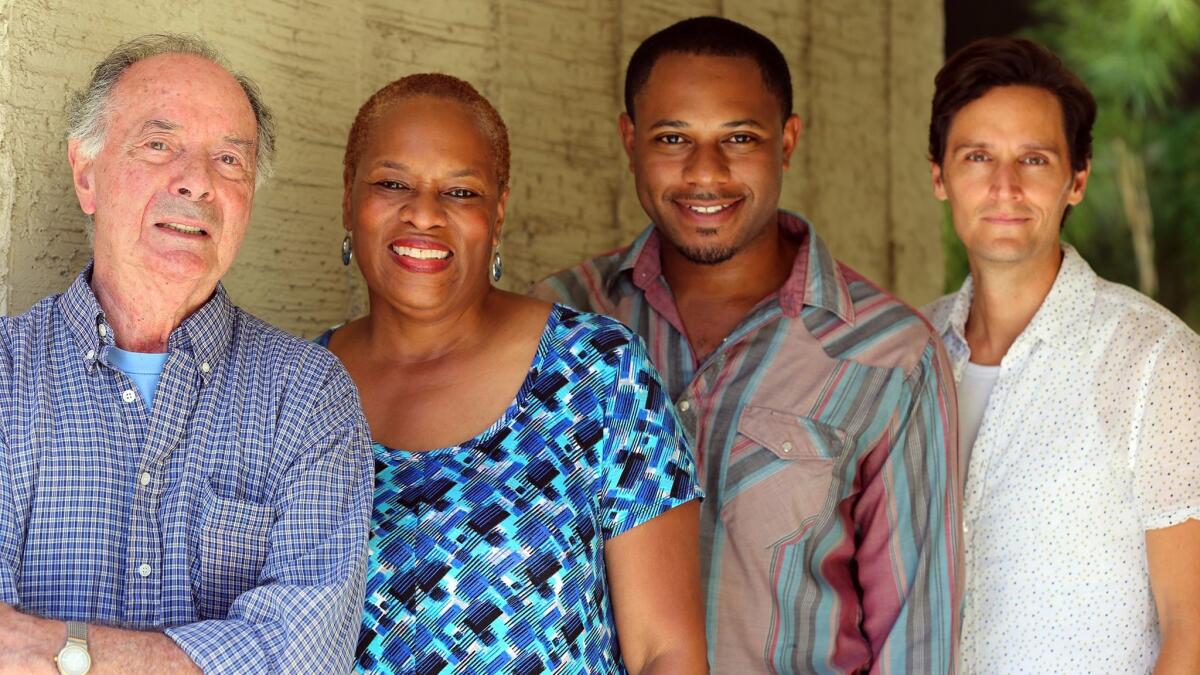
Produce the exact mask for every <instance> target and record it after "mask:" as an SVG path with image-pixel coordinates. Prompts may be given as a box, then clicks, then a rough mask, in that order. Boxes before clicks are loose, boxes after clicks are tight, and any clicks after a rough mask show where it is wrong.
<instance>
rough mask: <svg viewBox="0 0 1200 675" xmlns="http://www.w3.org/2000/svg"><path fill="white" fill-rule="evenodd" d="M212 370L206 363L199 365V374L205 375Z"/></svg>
mask: <svg viewBox="0 0 1200 675" xmlns="http://www.w3.org/2000/svg"><path fill="white" fill-rule="evenodd" d="M211 370H212V368H211V367H210V366H209V365H208V361H205V362H204V363H201V364H200V372H202V373H205V374H207V373H208V372H209V371H211Z"/></svg>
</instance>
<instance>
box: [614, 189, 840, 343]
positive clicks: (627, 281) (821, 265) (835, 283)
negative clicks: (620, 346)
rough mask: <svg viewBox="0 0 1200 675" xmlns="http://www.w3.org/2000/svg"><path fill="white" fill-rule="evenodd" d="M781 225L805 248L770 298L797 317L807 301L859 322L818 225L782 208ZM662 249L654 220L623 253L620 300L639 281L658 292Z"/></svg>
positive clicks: (618, 279) (617, 291)
mask: <svg viewBox="0 0 1200 675" xmlns="http://www.w3.org/2000/svg"><path fill="white" fill-rule="evenodd" d="M779 227H780V228H781V229H782V230H783V231H784V232H785V233H786V234H788V235H789V236H791V237H793V238H795V239H798V240H799V241H800V251H799V252H798V253H797V254H796V260H795V262H794V263H793V264H792V273H791V275H790V276H789V277H788V280H787V281H786V282H784V284H783V286H782V287H780V289H779V291H778V293H776V294H775V295H772V296H771V297H770V298H768V300H773V299H776V298H777V299H778V300H779V307H780V309H781V310H783V313H784V314H785V315H786V316H788V317H790V318H793V319H794V318H796V317H797V316H799V315H800V310H801V309H803V308H804V306H805V305H809V306H812V307H821V308H822V309H827V310H829V311H830V312H833V313H834V314H836V315H837V316H838V317H839V318H841V320H842V321H844V322H846V323H851V324H852V323H854V303H853V302H852V301H851V299H850V291H849V289H847V287H846V279H845V278H844V277H843V276H842V272H841V270H840V269H838V266H837V263H836V262H835V261H834V259H833V255H832V254H831V253H830V252H829V247H828V246H826V245H825V242H824V241H822V240H821V238H820V237H819V236H817V234H816V233H815V232H813V230H812V225H810V224H809V222H808V221H807V220H805V219H804V217H803V216H800V215H798V214H795V213H792V212H790V211H783V210H780V211H779ZM661 249H662V241H661V239H660V237H659V234H658V230H657V229H656V228H655V227H654V225H653V224H652V225H649V226H648V227H647V228H646V229H645V230H644V231H643V232H642V233H641V234H640V235H639V236H638V238H637V239H636V240H634V242H633V244H632V245H631V246H630V247H629V250H628V251H626V252H625V255H623V256H621V259H620V263H619V268H618V269H619V270H620V273H619V274H614V275H612V276H611V277H610V278H609V279H608V289H607V290H608V293H609V296H610V297H611V298H612V299H613V300H615V299H616V298H618V297H620V296H622V295H627V294H629V293H631V292H633V286H636V287H637V288H639V289H641V290H642V291H643V292H652V291H653V289H654V285H655V283H657V282H658V281H659V280H660V277H661V276H662V261H661V257H660V256H659V252H660V251H661ZM664 287H665V282H664Z"/></svg>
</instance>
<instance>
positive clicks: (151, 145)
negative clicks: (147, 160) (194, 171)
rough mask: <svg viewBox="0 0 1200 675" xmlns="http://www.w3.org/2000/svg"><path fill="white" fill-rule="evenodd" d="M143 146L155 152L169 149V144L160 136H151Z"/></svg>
mask: <svg viewBox="0 0 1200 675" xmlns="http://www.w3.org/2000/svg"><path fill="white" fill-rule="evenodd" d="M145 147H146V148H147V149H150V150H154V151H155V152H166V151H168V150H170V149H171V146H169V145H167V142H166V141H164V140H162V139H161V138H151V139H150V140H148V141H146V143H145Z"/></svg>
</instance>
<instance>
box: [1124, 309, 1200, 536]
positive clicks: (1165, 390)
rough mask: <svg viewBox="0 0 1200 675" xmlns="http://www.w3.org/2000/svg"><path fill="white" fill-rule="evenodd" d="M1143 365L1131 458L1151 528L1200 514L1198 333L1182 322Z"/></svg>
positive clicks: (1139, 501)
mask: <svg viewBox="0 0 1200 675" xmlns="http://www.w3.org/2000/svg"><path fill="white" fill-rule="evenodd" d="M1147 368H1148V369H1149V372H1148V375H1147V376H1146V377H1145V378H1144V379H1143V386H1142V391H1141V393H1140V397H1139V398H1140V399H1141V401H1140V406H1139V407H1140V414H1137V413H1138V411H1137V409H1135V425H1136V426H1135V429H1134V448H1133V455H1132V460H1133V470H1134V485H1135V496H1136V499H1137V505H1138V512H1139V516H1140V517H1141V519H1142V526H1143V527H1144V528H1145V529H1147V530H1152V529H1158V528H1163V527H1171V526H1172V525H1178V524H1179V523H1182V522H1184V521H1185V520H1188V519H1192V518H1200V336H1197V335H1196V334H1195V333H1193V332H1192V331H1191V330H1188V329H1187V328H1186V327H1180V328H1179V329H1178V330H1176V331H1174V332H1173V333H1172V334H1170V335H1169V336H1167V338H1166V339H1165V340H1164V341H1163V344H1162V346H1161V348H1159V349H1158V350H1156V351H1155V353H1154V355H1153V356H1152V358H1151V360H1150V362H1149V363H1148V365H1147Z"/></svg>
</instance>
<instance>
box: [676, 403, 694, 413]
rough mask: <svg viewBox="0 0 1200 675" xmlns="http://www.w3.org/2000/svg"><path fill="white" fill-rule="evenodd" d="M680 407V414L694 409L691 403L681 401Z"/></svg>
mask: <svg viewBox="0 0 1200 675" xmlns="http://www.w3.org/2000/svg"><path fill="white" fill-rule="evenodd" d="M678 407H679V412H687V411H688V409H689V408H691V407H692V404H691V403H690V402H689V401H680V402H679V406H678Z"/></svg>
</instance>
